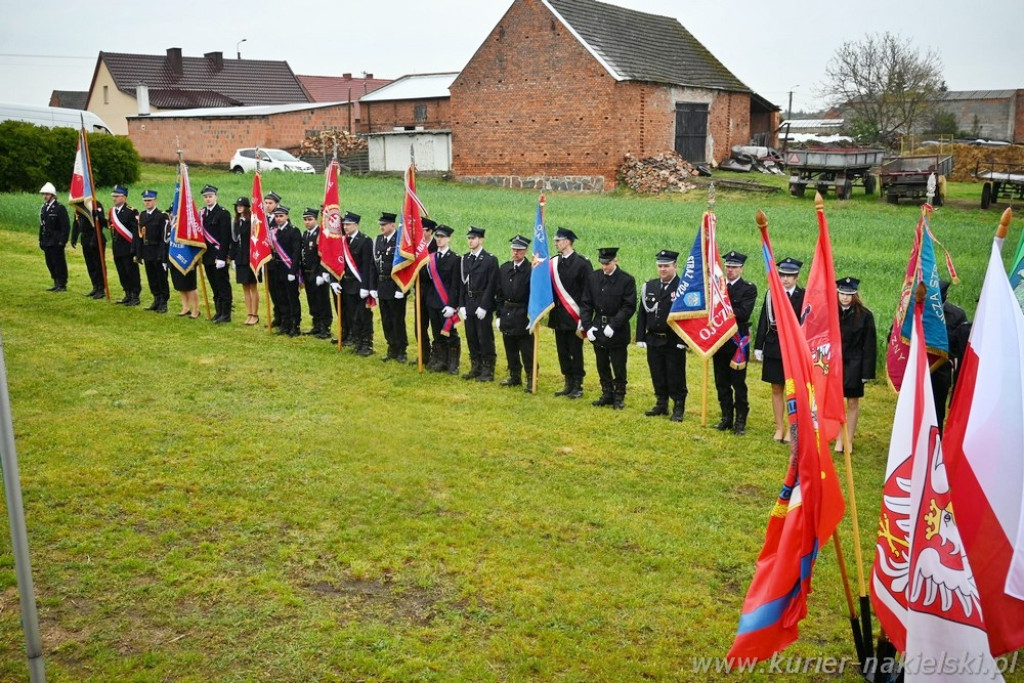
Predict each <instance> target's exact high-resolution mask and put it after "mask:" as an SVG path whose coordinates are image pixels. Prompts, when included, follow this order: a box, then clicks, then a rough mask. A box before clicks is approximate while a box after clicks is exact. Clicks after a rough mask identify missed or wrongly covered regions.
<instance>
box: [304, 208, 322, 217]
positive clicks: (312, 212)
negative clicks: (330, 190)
mask: <svg viewBox="0 0 1024 683" xmlns="http://www.w3.org/2000/svg"><path fill="white" fill-rule="evenodd" d="M319 215H320V211H319V210H317V209H314V208H311V207H306V210H305V211H303V212H302V217H303V218H305V217H306V216H310V217H312V218H316V217H317V216H319Z"/></svg>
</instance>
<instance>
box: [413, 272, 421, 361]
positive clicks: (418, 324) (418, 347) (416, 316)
mask: <svg viewBox="0 0 1024 683" xmlns="http://www.w3.org/2000/svg"><path fill="white" fill-rule="evenodd" d="M418 277H419V276H418V275H417V279H418ZM415 296H416V299H415V302H416V310H415V311H414V312H413V313H414V315H413V319H414V320H415V321H416V367H417V369H418V370H419V372H420V374H421V375H422V374H423V320H422V318H421V317H420V316H421V314H422V312H421V311H420V284H419V282H417V283H416V295H415Z"/></svg>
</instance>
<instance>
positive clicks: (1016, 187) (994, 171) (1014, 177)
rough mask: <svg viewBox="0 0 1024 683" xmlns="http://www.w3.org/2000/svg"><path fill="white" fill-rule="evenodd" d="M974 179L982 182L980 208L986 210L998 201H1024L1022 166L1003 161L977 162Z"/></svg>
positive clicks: (1023, 167) (1023, 168) (1023, 165)
mask: <svg viewBox="0 0 1024 683" xmlns="http://www.w3.org/2000/svg"><path fill="white" fill-rule="evenodd" d="M974 177H975V178H977V179H978V180H984V181H985V184H984V185H982V186H981V208H983V209H987V208H988V207H989V206H990V205H992V204H995V203H997V202H998V201H999V200H1000V199H1006V200H1012V199H1018V200H1020V201H1024V164H1014V163H1010V162H1004V161H985V162H978V164H977V165H976V166H975V167H974Z"/></svg>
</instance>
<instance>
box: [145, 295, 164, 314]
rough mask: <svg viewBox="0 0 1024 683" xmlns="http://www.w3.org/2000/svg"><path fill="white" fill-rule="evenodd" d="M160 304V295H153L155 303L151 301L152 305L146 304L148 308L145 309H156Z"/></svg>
mask: <svg viewBox="0 0 1024 683" xmlns="http://www.w3.org/2000/svg"><path fill="white" fill-rule="evenodd" d="M159 305H160V297H158V296H154V297H153V303H151V304H150V305H148V306H146V308H144V309H143V310H145V311H155V310H156V309H157V307H158V306H159Z"/></svg>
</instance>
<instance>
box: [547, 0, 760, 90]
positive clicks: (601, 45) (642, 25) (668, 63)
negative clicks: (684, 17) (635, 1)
mask: <svg viewBox="0 0 1024 683" xmlns="http://www.w3.org/2000/svg"><path fill="white" fill-rule="evenodd" d="M543 2H544V4H545V5H547V6H548V8H549V9H551V11H552V12H554V13H555V15H556V16H557V17H559V18H560V19H561V20H562V23H564V24H565V25H566V27H568V28H569V30H570V31H572V33H573V34H574V35H575V36H576V37H577V38H578V39H579V41H580V42H581V43H583V45H584V46H585V47H586V48H587V49H588V50H590V52H591V53H592V54H593V55H594V56H595V57H596V58H597V59H598V61H600V62H601V63H602V64H603V65H604V66H605V68H606V69H608V71H609V73H611V74H612V75H613V76H614V77H615V78H617V79H618V80H622V81H648V82H652V83H666V84H671V85H682V86H690V87H697V88H711V89H715V90H728V91H733V92H750V88H748V87H747V86H746V85H744V84H743V82H742V81H741V80H740V79H738V78H737V77H736V76H734V75H733V74H732V72H731V71H729V70H728V69H727V68H725V66H724V65H723V64H722V63H721V62H720V61H718V59H717V58H716V57H715V56H714V55H713V54H711V52H710V51H709V50H708V49H707V48H706V47H704V46H703V45H702V44H701V43H700V41H699V40H697V39H696V38H694V37H693V34H691V33H690V32H689V31H687V30H686V29H685V28H684V27H683V25H682V24H680V23H679V21H677V20H676V19H673V18H672V17H663V16H659V15H657V14H648V13H646V12H638V11H636V10H631V9H626V8H625V7H616V6H615V5H607V4H605V3H603V2H596V1H595V0H543Z"/></svg>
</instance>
